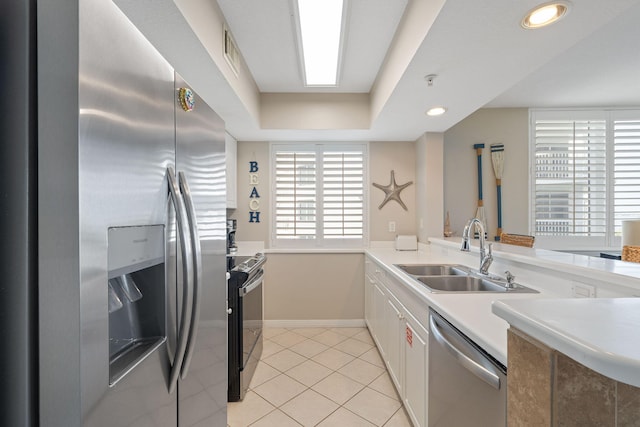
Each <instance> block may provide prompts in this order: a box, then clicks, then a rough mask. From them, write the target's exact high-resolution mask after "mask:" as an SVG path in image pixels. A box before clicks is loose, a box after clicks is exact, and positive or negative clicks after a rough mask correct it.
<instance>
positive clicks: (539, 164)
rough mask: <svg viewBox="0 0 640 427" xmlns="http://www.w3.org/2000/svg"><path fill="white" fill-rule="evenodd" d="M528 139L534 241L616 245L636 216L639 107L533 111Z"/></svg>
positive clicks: (639, 208) (639, 209)
mask: <svg viewBox="0 0 640 427" xmlns="http://www.w3.org/2000/svg"><path fill="white" fill-rule="evenodd" d="M531 141H532V144H531V146H532V150H531V158H532V168H533V172H534V176H533V179H532V199H531V200H532V208H531V212H532V215H531V217H532V223H531V227H532V233H534V234H535V235H536V237H539V239H537V240H536V242H540V243H541V244H542V245H543V246H544V247H553V248H557V249H568V248H580V249H588V248H593V249H596V248H597V249H603V248H607V247H609V248H613V247H619V245H620V234H621V228H622V221H623V220H625V219H637V218H640V110H610V111H604V110H580V111H568V110H562V111H553V110H533V111H532V112H531Z"/></svg>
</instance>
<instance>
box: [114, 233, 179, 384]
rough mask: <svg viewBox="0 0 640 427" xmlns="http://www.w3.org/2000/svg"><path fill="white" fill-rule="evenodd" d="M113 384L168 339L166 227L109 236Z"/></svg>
mask: <svg viewBox="0 0 640 427" xmlns="http://www.w3.org/2000/svg"><path fill="white" fill-rule="evenodd" d="M108 245H109V248H108V257H109V259H108V270H109V280H108V283H107V292H108V293H107V295H108V301H109V383H110V384H115V383H116V382H117V381H118V380H119V379H120V378H122V377H123V376H124V375H126V373H127V372H129V371H130V370H132V369H133V368H134V367H135V366H136V365H137V364H138V363H140V362H141V361H142V360H144V358H145V357H146V356H147V355H149V354H150V353H152V352H153V351H154V350H155V349H156V348H158V347H159V346H160V345H161V344H162V343H163V342H164V341H165V339H166V336H167V334H166V319H165V313H166V284H165V237H164V225H150V226H140V227H112V228H110V229H109V231H108Z"/></svg>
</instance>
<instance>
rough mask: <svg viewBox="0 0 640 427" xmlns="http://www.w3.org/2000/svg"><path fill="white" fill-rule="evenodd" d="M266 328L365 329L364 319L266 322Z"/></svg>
mask: <svg viewBox="0 0 640 427" xmlns="http://www.w3.org/2000/svg"><path fill="white" fill-rule="evenodd" d="M264 326H265V327H266V328H364V327H365V326H366V324H365V321H364V319H311V320H284V319H283V320H265V321H264Z"/></svg>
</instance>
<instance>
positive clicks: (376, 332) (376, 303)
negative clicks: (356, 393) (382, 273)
mask: <svg viewBox="0 0 640 427" xmlns="http://www.w3.org/2000/svg"><path fill="white" fill-rule="evenodd" d="M386 305H387V296H386V295H385V293H384V290H383V285H382V284H380V283H378V282H377V281H376V283H374V285H373V312H374V318H373V339H374V341H375V342H376V343H377V344H378V350H379V351H380V355H381V356H382V359H383V360H386V353H387V346H388V343H387V337H386V328H385V327H384V310H385V306H386Z"/></svg>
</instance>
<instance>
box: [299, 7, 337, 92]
mask: <svg viewBox="0 0 640 427" xmlns="http://www.w3.org/2000/svg"><path fill="white" fill-rule="evenodd" d="M297 6H298V7H297V10H298V25H299V28H300V32H299V35H300V39H301V40H300V46H301V50H302V63H303V69H304V75H305V85H307V86H336V85H337V84H338V66H339V64H340V60H339V58H340V45H341V40H342V28H343V11H344V0H297Z"/></svg>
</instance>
